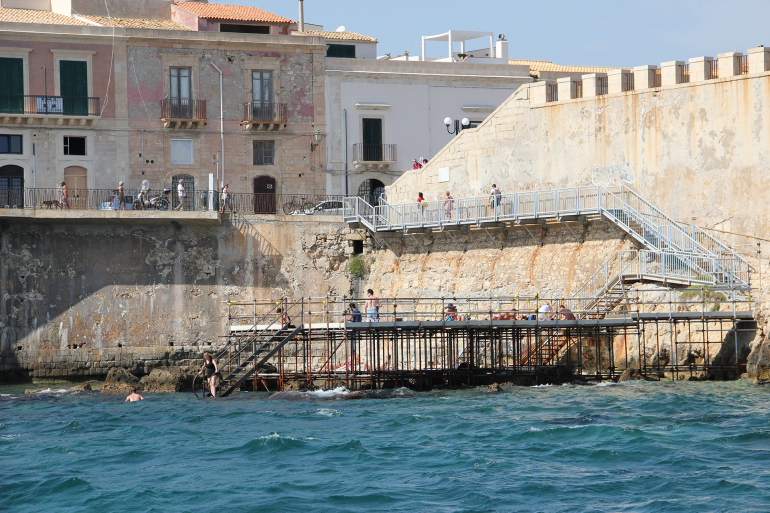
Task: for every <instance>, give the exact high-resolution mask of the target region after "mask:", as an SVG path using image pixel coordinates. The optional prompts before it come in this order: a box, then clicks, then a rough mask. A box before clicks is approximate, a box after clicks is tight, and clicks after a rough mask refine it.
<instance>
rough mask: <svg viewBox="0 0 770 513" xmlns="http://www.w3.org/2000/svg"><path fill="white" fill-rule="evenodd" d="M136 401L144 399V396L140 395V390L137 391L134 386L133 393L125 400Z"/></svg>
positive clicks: (128, 401)
mask: <svg viewBox="0 0 770 513" xmlns="http://www.w3.org/2000/svg"><path fill="white" fill-rule="evenodd" d="M134 401H144V397H142V396H141V395H139V392H137V391H136V389H135V388H132V389H131V393H130V394H128V397H126V400H125V402H127V403H132V402H134Z"/></svg>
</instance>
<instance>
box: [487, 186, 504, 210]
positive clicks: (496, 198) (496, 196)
mask: <svg viewBox="0 0 770 513" xmlns="http://www.w3.org/2000/svg"><path fill="white" fill-rule="evenodd" d="M489 195H490V196H491V197H492V201H491V203H490V207H492V210H494V209H495V208H496V207H497V206H499V205H500V196H501V195H502V193H501V192H500V189H498V188H497V184H494V183H493V184H492V190H491V191H490V192H489Z"/></svg>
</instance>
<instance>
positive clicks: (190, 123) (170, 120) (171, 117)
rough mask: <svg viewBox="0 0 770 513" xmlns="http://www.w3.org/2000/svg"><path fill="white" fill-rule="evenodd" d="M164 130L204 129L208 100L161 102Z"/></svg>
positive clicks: (169, 100)
mask: <svg viewBox="0 0 770 513" xmlns="http://www.w3.org/2000/svg"><path fill="white" fill-rule="evenodd" d="M160 111H161V115H160V118H161V121H163V127H164V128H189V129H195V128H202V127H203V125H205V124H206V100H192V99H190V98H166V99H164V100H161V102H160Z"/></svg>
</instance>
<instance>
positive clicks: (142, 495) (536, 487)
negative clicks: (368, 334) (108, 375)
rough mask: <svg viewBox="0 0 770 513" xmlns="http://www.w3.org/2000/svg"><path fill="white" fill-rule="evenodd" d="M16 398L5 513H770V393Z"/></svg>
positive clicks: (594, 390)
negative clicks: (127, 400)
mask: <svg viewBox="0 0 770 513" xmlns="http://www.w3.org/2000/svg"><path fill="white" fill-rule="evenodd" d="M54 388H55V387H54ZM19 390H20V388H19V387H15V388H13V387H0V393H2V394H4V395H2V396H0V458H2V470H0V476H2V479H1V484H2V486H0V510H3V511H6V510H7V511H14V512H25V511H30V512H31V511H35V512H38V511H57V512H58V511H62V512H69V511H73V512H75V511H77V512H81V511H99V512H123V511H126V512H143V511H157V512H168V511H190V512H192V511H303V512H305V511H335V512H343V511H362V510H368V511H404V512H412V511H439V512H453V511H549V512H550V511H557V512H560V511H563V512H578V511H579V512H583V511H597V512H604V511H608V512H609V511H612V512H616V511H687V512H690V511H699V512H700V511H742V512H746V511H762V512H766V511H770V408H768V402H769V401H770V389H767V388H761V387H755V386H751V385H749V384H747V383H744V382H731V383H678V384H671V383H669V384H664V383H643V382H637V383H628V384H620V385H609V386H590V387H585V386H583V387H579V386H559V387H538V388H524V387H518V388H513V389H511V391H510V392H509V393H502V394H488V393H486V392H485V391H484V390H482V389H469V390H462V391H442V392H431V393H412V392H410V391H408V390H403V389H402V390H396V391H390V392H380V393H373V394H372V395H370V396H367V397H366V398H358V399H351V394H348V393H345V392H344V391H342V390H338V391H336V392H325V393H288V394H282V395H281V396H277V397H276V396H274V397H272V398H269V397H268V396H267V394H263V395H259V394H253V393H251V394H242V395H240V396H238V397H234V398H227V399H224V400H216V401H212V400H197V399H196V398H195V397H194V396H193V395H192V394H191V393H190V394H174V395H147V396H145V398H146V400H145V401H144V402H141V403H123V402H121V401H122V400H123V397H113V396H101V395H98V394H96V393H84V394H78V395H67V394H61V393H55V392H54V393H44V394H35V395H32V396H30V395H27V396H24V395H18V392H19Z"/></svg>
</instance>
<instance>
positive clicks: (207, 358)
mask: <svg viewBox="0 0 770 513" xmlns="http://www.w3.org/2000/svg"><path fill="white" fill-rule="evenodd" d="M204 370H205V371H206V381H208V383H209V390H210V391H211V397H216V396H217V374H218V373H219V367H218V366H217V361H216V360H215V359H213V358H212V357H211V353H204V354H203V366H202V367H201V370H199V371H198V375H199V376H200V374H201V372H203V371H204Z"/></svg>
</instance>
